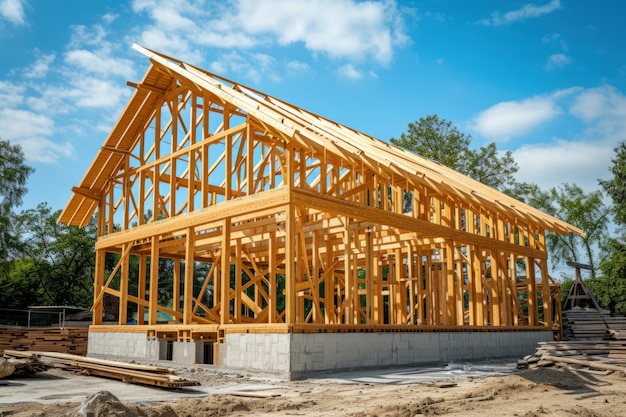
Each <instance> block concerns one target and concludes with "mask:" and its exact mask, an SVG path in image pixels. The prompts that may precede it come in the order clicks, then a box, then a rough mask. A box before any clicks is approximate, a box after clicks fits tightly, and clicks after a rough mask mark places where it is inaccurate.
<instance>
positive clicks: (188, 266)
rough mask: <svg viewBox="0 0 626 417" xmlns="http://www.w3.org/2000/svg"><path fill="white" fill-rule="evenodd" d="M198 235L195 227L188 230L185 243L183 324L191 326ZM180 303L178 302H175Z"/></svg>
mask: <svg viewBox="0 0 626 417" xmlns="http://www.w3.org/2000/svg"><path fill="white" fill-rule="evenodd" d="M195 241H196V233H195V228H194V227H193V226H191V227H189V228H188V229H187V241H186V242H185V245H186V246H185V288H184V291H183V324H191V323H192V321H193V310H192V308H193V279H194V270H195V262H194V254H195V246H196V245H195ZM174 301H175V302H176V303H178V300H174Z"/></svg>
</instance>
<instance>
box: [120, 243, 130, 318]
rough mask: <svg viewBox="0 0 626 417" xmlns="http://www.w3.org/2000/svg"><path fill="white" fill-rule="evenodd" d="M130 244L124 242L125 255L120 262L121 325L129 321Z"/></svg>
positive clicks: (123, 251)
mask: <svg viewBox="0 0 626 417" xmlns="http://www.w3.org/2000/svg"><path fill="white" fill-rule="evenodd" d="M130 245H131V243H124V244H123V245H122V247H123V250H122V253H123V255H122V259H121V260H120V262H121V263H122V266H121V269H120V298H119V302H120V307H119V315H118V324H119V325H120V326H123V325H125V324H126V323H127V322H128V266H129V265H130V262H129V260H128V257H129V256H130V255H129V254H128V246H130Z"/></svg>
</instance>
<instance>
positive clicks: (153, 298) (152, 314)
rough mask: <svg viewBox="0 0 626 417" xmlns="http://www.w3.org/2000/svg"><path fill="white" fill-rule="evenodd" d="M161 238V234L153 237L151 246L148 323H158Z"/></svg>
mask: <svg viewBox="0 0 626 417" xmlns="http://www.w3.org/2000/svg"><path fill="white" fill-rule="evenodd" d="M159 240H160V236H159V235H156V236H153V237H152V245H151V247H150V300H149V307H148V324H149V325H155V324H157V307H158V296H159Z"/></svg>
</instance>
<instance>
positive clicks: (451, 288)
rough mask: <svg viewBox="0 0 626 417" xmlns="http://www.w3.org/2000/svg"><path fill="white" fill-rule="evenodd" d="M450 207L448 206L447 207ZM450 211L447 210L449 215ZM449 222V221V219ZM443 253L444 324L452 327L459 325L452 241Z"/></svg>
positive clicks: (444, 247) (443, 248)
mask: <svg viewBox="0 0 626 417" xmlns="http://www.w3.org/2000/svg"><path fill="white" fill-rule="evenodd" d="M447 206H448V205H446V207H447ZM449 212H450V210H449V209H448V210H446V213H449ZM448 221H449V219H448ZM441 251H442V252H443V253H445V257H446V258H445V260H444V265H445V269H446V271H445V272H446V294H445V299H446V301H445V306H446V309H445V311H446V314H445V315H444V324H447V325H452V324H458V323H457V307H458V306H457V299H456V291H455V288H456V287H457V285H456V284H455V271H454V265H455V264H454V245H453V244H452V242H451V241H449V240H447V241H446V245H445V246H443V247H442V248H441Z"/></svg>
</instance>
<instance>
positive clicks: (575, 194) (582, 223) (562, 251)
mask: <svg viewBox="0 0 626 417" xmlns="http://www.w3.org/2000/svg"><path fill="white" fill-rule="evenodd" d="M528 202H529V204H531V205H532V206H534V207H536V208H539V209H540V210H543V211H544V212H546V213H548V214H550V215H552V216H554V217H556V218H559V219H561V220H564V221H566V222H567V223H569V224H571V225H573V226H576V227H578V228H579V229H582V230H584V231H585V233H586V236H585V237H581V236H578V235H575V234H573V233H569V234H567V235H562V234H556V233H547V234H546V242H547V244H548V250H549V251H550V255H551V258H552V261H553V264H554V263H559V262H578V263H585V264H588V265H590V266H591V276H592V277H595V276H596V270H597V266H598V262H597V254H596V253H595V251H594V249H595V248H598V247H599V245H600V244H601V243H602V242H604V241H605V240H606V238H607V236H608V222H609V209H608V208H607V207H606V206H605V205H604V202H603V194H602V192H601V191H600V190H598V191H594V192H591V193H585V192H584V191H583V189H582V188H580V187H579V186H577V185H575V184H567V183H564V184H562V185H561V186H560V187H558V188H556V187H553V188H551V189H550V190H548V191H541V190H540V189H539V188H538V187H535V188H534V189H533V190H532V192H531V196H530V198H529V200H528ZM581 250H582V252H583V253H582V254H581V253H580V252H581Z"/></svg>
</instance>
